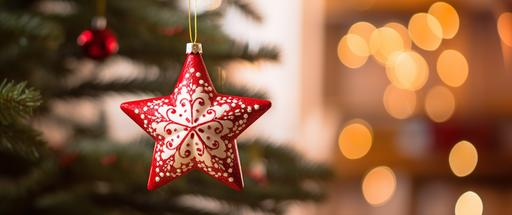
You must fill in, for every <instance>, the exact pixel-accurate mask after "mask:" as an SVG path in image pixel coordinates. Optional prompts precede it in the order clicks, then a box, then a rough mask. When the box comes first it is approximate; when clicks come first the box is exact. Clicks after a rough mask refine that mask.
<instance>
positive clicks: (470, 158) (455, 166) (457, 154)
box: [448, 140, 478, 177]
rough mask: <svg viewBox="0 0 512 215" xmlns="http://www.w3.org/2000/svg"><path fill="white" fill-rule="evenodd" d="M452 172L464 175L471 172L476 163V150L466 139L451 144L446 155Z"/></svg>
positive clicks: (459, 175) (460, 175)
mask: <svg viewBox="0 0 512 215" xmlns="http://www.w3.org/2000/svg"><path fill="white" fill-rule="evenodd" d="M448 163H449V164H450V169H451V170H452V172H453V174H455V175H456V176H458V177H464V176H467V175H469V174H471V173H472V172H473V171H474V170H475V168H476V165H477V164H478V152H477V150H476V148H475V146H473V144H471V143H470V142H468V141H465V140H464V141H460V142H458V143H457V144H455V146H453V148H452V150H451V151H450V155H449V157H448Z"/></svg>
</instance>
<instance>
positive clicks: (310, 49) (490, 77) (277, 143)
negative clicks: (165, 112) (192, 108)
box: [0, 0, 512, 215]
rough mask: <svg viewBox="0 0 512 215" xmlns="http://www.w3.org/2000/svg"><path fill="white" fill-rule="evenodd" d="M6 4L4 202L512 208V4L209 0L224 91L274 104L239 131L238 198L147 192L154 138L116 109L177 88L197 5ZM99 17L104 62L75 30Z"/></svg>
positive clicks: (202, 11)
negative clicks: (103, 24) (191, 9)
mask: <svg viewBox="0 0 512 215" xmlns="http://www.w3.org/2000/svg"><path fill="white" fill-rule="evenodd" d="M192 2H194V1H192ZM0 5H2V9H1V10H0V29H1V32H0V33H1V35H4V36H5V37H4V38H6V39H4V41H3V42H2V46H1V47H2V48H1V49H0V65H1V66H2V67H1V69H0V71H1V72H2V73H1V75H2V76H1V77H0V78H2V79H5V81H4V82H3V84H2V85H1V87H0V89H2V90H3V91H2V90H0V92H3V93H4V94H8V93H9V92H10V91H14V92H12V93H11V94H8V95H9V96H10V97H7V96H4V97H1V96H2V95H1V94H0V105H4V106H2V108H3V109H4V110H5V111H4V113H3V114H0V119H2V122H3V123H2V127H0V129H1V131H2V135H3V136H2V142H1V143H2V146H3V147H2V148H1V149H2V150H1V152H2V153H3V154H2V162H0V163H4V164H2V166H1V169H0V170H1V173H2V175H3V176H0V178H1V180H0V188H1V190H0V199H1V200H3V203H0V211H3V212H5V213H6V214H69V213H70V212H77V208H81V211H82V212H81V213H83V214H120V213H123V214H299V215H300V214H339V215H365V214H374V215H377V214H395V215H401V214H404V215H405V214H411V215H412V214H417V215H430V214H435V215H444V214H457V215H473V214H475V215H476V214H478V215H480V214H512V204H511V203H512V186H511V185H512V169H511V168H510V163H512V160H511V159H512V158H511V157H512V156H511V155H512V93H511V92H512V84H510V83H511V81H512V2H510V1H507V0H487V1H484V0H469V1H468V0H453V1H430V0H345V1H336V0H322V1H320V0H317V1H305V0H303V1H291V0H283V1H272V0H259V1H243V0H197V12H198V15H199V17H198V19H199V41H200V42H201V43H202V44H203V49H204V54H203V57H204V59H205V62H206V65H207V66H208V69H209V72H210V75H212V79H213V80H214V82H216V85H217V86H216V87H217V89H218V90H219V91H220V92H226V93H230V94H236V95H244V96H253V97H254V96H255V97H265V98H268V99H270V100H271V101H272V103H273V106H272V109H271V110H270V111H269V112H268V113H267V114H265V115H264V116H263V117H262V118H260V120H258V121H257V122H256V123H255V124H254V125H252V126H251V127H250V128H249V129H248V130H247V131H246V132H245V133H244V134H243V135H242V136H241V137H240V140H241V141H240V142H239V145H240V150H241V152H240V156H241V160H242V168H243V171H244V176H245V177H244V178H245V181H246V190H245V191H243V192H240V193H237V192H234V191H230V190H228V189H227V188H223V187H221V186H222V185H221V184H218V183H216V182H212V180H211V179H210V178H205V177H204V176H201V175H200V174H193V173H192V174H190V176H185V177H182V178H181V179H180V180H177V181H176V182H172V183H171V184H169V185H167V186H166V187H165V188H164V189H163V190H162V191H157V192H155V193H150V192H147V191H145V190H144V189H145V185H144V184H145V182H146V177H147V169H148V165H149V163H148V162H149V159H150V157H151V152H152V146H153V143H152V141H151V140H149V139H148V137H146V135H145V134H144V133H143V131H142V130H141V129H140V128H139V127H137V126H136V125H135V123H133V122H132V121H131V120H130V119H129V118H128V117H126V116H125V115H124V114H123V113H122V112H121V111H120V109H119V108H118V106H119V104H120V103H121V102H123V101H127V100H134V99H142V98H148V97H150V96H153V95H162V94H166V93H168V92H170V91H171V89H172V87H173V85H174V83H175V80H176V77H177V75H178V72H179V69H180V68H181V61H182V60H183V56H184V55H183V53H184V48H185V43H186V42H187V41H188V23H187V14H186V13H187V10H188V2H187V1H186V0H180V1H162V0H159V1H156V0H155V1H143V0H128V1H126V2H125V1H111V0H106V1H102V0H98V1H95V2H94V1H85V0H84V1H80V0H69V1H68V0H41V1H33V0H32V1H0ZM102 5H103V6H102ZM95 17H96V18H98V17H106V20H108V22H107V23H108V25H107V26H108V29H110V30H111V31H112V32H113V33H114V35H115V36H114V37H115V38H116V43H115V45H116V47H115V49H111V50H109V49H108V48H107V50H103V52H105V53H104V54H106V55H105V56H101V57H98V56H96V55H91V52H90V50H88V49H87V48H86V47H85V48H84V45H83V44H81V43H80V38H81V37H82V36H80V37H78V36H79V35H83V34H84V33H83V32H85V31H91V32H92V33H94V30H97V29H96V28H97V26H95V23H96V21H97V20H96V19H95ZM34 20H35V21H34ZM91 20H96V21H95V22H93V25H92V26H91V24H90V22H91ZM96 24H97V23H96ZM84 30H85V31H84ZM77 37H78V41H77ZM106 37H107V38H109V37H108V36H102V37H101V38H103V41H106V40H105V38H106ZM77 42H78V44H77ZM107 43H112V42H107ZM117 46H118V47H117ZM27 47H30V48H27ZM107 47H109V46H108V45H107ZM46 70H48V71H46ZM11 80H12V81H14V82H9V81H11ZM23 81H25V82H26V83H27V85H22V86H20V85H19V84H18V83H22V82H23ZM8 83H11V85H9V84H8ZM16 93H17V94H16ZM13 95H14V96H13ZM17 96H25V97H23V98H25V100H20V101H21V102H20V103H19V104H18V103H16V104H17V105H12V101H13V100H15V101H17V100H16V99H13V98H16V97H17ZM27 98H28V99H27ZM9 99H10V100H9ZM1 102H3V103H1ZM38 106H39V107H38ZM23 110H26V111H27V112H26V113H25V112H24V111H23ZM11 111H12V112H13V113H11ZM11 115H12V116H11ZM18 118H19V119H18ZM18 127H19V129H18ZM24 129H34V131H30V132H28V131H27V130H24ZM18 132H19V133H18ZM32 132H34V133H32ZM27 134H30V135H27ZM32 136H34V138H33V139H37V141H33V140H32V139H29V138H31V137H32ZM27 142H30V144H29V145H31V147H29V148H27V147H25V146H23V145H27ZM20 145H21V146H20ZM34 148H36V149H34ZM41 148H43V149H41ZM34 151H35V153H33V152H34ZM27 154H28V155H27ZM42 161H44V162H42ZM41 163H43V164H45V165H41ZM126 175H131V176H130V177H127V178H126ZM64 205H68V206H64ZM69 205H72V206H69ZM75 206H76V207H75Z"/></svg>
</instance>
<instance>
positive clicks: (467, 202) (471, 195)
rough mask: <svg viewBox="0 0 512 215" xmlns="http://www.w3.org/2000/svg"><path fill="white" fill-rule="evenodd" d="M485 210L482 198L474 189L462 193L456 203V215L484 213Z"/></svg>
mask: <svg viewBox="0 0 512 215" xmlns="http://www.w3.org/2000/svg"><path fill="white" fill-rule="evenodd" d="M483 212H484V205H483V203H482V199H480V196H478V194H476V193H475V192H473V191H467V192H465V193H464V194H462V195H461V196H460V197H459V199H458V200H457V203H456V204H455V215H482V214H483Z"/></svg>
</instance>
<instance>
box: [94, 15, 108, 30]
mask: <svg viewBox="0 0 512 215" xmlns="http://www.w3.org/2000/svg"><path fill="white" fill-rule="evenodd" d="M91 25H92V28H93V29H95V30H103V29H105V28H106V27H107V18H105V17H104V16H96V17H94V18H93V19H92V21H91Z"/></svg>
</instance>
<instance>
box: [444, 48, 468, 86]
mask: <svg viewBox="0 0 512 215" xmlns="http://www.w3.org/2000/svg"><path fill="white" fill-rule="evenodd" d="M468 73H469V66H468V61H467V60H466V57H464V55H462V54H461V53H460V52H458V51H456V50H451V49H449V50H445V51H443V53H441V55H439V58H438V59H437V74H438V75H439V78H441V80H442V81H443V82H444V83H445V84H446V85H448V86H451V87H459V86H461V85H462V84H464V82H466V79H467V78H468Z"/></svg>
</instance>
